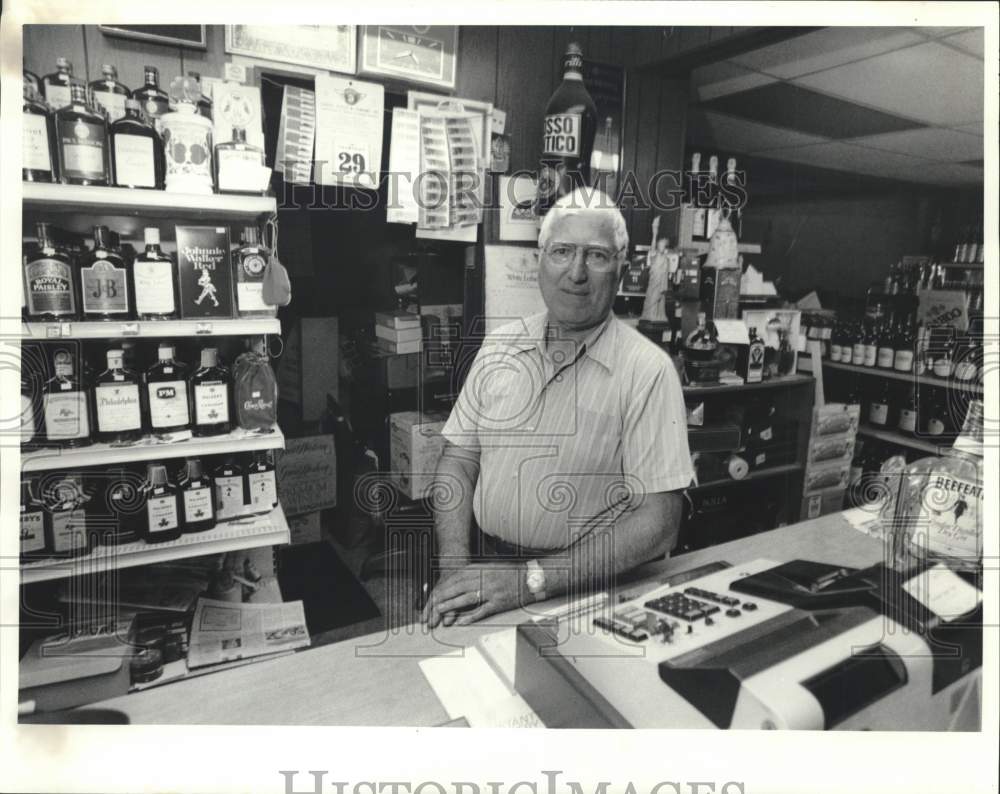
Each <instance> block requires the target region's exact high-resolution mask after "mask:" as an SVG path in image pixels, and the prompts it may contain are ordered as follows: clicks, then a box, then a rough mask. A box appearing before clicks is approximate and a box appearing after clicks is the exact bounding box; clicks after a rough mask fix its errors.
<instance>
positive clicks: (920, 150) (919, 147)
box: [851, 127, 983, 163]
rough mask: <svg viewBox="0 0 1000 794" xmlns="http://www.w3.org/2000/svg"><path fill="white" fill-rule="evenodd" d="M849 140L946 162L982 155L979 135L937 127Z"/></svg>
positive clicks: (873, 147) (857, 144)
mask: <svg viewBox="0 0 1000 794" xmlns="http://www.w3.org/2000/svg"><path fill="white" fill-rule="evenodd" d="M851 143H852V144H854V145H856V146H867V147H869V148H872V149H884V150H886V151H890V152H897V153H898V154H908V155H911V156H913V157H925V158H927V159H928V160H941V161H944V162H949V163H957V162H959V161H961V160H972V159H975V158H977V157H982V156H983V139H982V138H980V137H979V136H978V135H969V134H968V133H965V132H956V131H955V130H946V129H941V128H936V127H931V128H927V129H922V130H905V131H904V132H891V133H889V134H888V135H870V136H868V137H865V138H854V139H852V140H851Z"/></svg>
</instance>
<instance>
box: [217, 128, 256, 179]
mask: <svg viewBox="0 0 1000 794" xmlns="http://www.w3.org/2000/svg"><path fill="white" fill-rule="evenodd" d="M263 165H264V150H263V149H261V148H260V147H259V146H254V145H253V144H251V143H247V131H246V130H245V129H242V128H241V127H233V139H232V140H231V141H227V142H226V143H219V144H216V146H215V186H216V188H217V189H218V191H219V192H220V193H250V194H256V195H258V196H259V195H260V194H261V193H262V192H263V187H262V186H261V184H260V167H261V166H263Z"/></svg>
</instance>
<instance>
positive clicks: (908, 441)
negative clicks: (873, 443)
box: [858, 425, 948, 455]
mask: <svg viewBox="0 0 1000 794" xmlns="http://www.w3.org/2000/svg"><path fill="white" fill-rule="evenodd" d="M858 435H860V436H868V437H869V438H877V439H878V440H879V441H888V442H890V443H892V444H897V445H898V446H901V447H909V448H910V449H919V450H920V451H921V452H927V453H928V454H930V455H940V454H941V453H942V452H943V451H944V450H945V449H946V448H947V447H948V444H935V443H934V442H933V441H927V440H925V439H922V438H916V437H915V436H907V435H904V434H902V433H897V432H895V431H893V430H882V429H881V428H878V427H872V426H871V425H861V426H860V427H859V428H858Z"/></svg>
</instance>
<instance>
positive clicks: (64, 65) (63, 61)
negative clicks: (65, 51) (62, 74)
mask: <svg viewBox="0 0 1000 794" xmlns="http://www.w3.org/2000/svg"><path fill="white" fill-rule="evenodd" d="M56 68H57V69H65V70H66V71H67V72H72V71H73V64H71V63H70V62H69V58H63V57H62V56H60V57H58V58H56Z"/></svg>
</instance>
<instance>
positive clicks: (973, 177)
mask: <svg viewBox="0 0 1000 794" xmlns="http://www.w3.org/2000/svg"><path fill="white" fill-rule="evenodd" d="M896 178H898V179H905V180H906V181H908V182H927V183H930V184H934V185H981V184H982V183H983V171H982V169H980V168H976V167H974V166H970V165H960V164H958V163H928V164H927V165H923V166H917V167H914V168H909V169H901V170H900V171H899V172H898V173H897V174H896Z"/></svg>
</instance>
